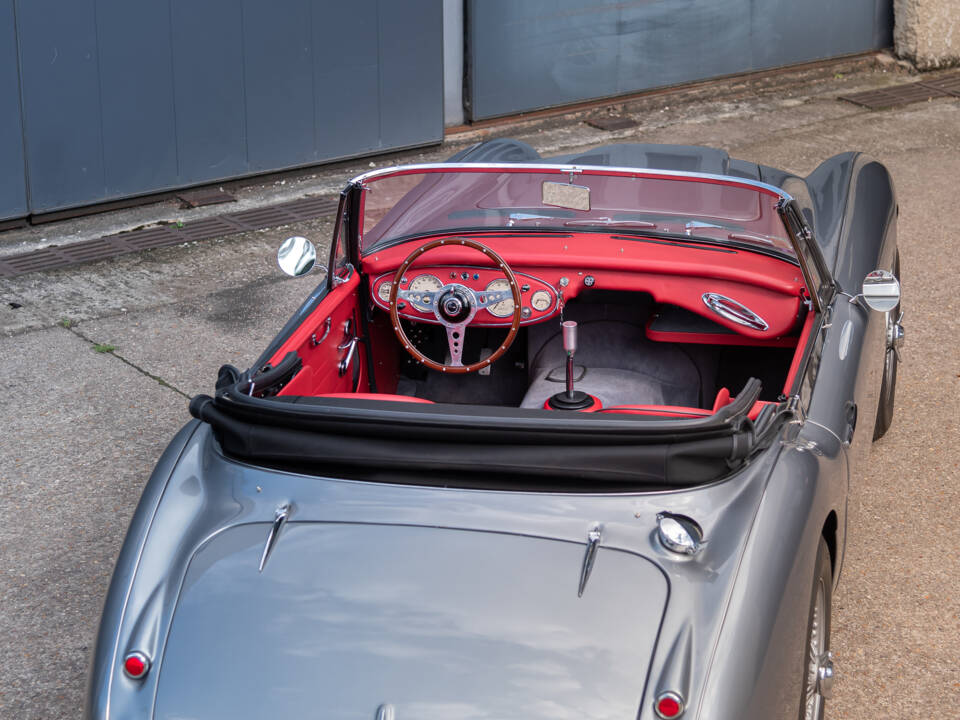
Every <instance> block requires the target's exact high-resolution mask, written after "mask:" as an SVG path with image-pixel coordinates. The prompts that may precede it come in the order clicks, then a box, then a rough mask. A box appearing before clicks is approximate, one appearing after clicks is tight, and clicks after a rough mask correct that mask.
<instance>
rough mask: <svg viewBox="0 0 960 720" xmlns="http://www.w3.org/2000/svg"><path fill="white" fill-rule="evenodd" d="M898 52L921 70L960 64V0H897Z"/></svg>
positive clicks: (894, 31) (896, 33)
mask: <svg viewBox="0 0 960 720" xmlns="http://www.w3.org/2000/svg"><path fill="white" fill-rule="evenodd" d="M894 16H895V18H896V20H895V24H894V30H893V40H894V43H895V44H896V49H897V55H899V56H900V57H903V58H907V59H908V60H912V61H913V62H914V63H916V65H917V67H919V68H920V69H921V70H932V69H934V68H939V67H947V66H950V65H958V64H960V0H894Z"/></svg>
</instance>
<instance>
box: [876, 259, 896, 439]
mask: <svg viewBox="0 0 960 720" xmlns="http://www.w3.org/2000/svg"><path fill="white" fill-rule="evenodd" d="M893 274H894V275H896V276H897V280H899V279H900V251H899V250H898V251H897V259H896V260H895V261H894V265H893ZM901 304H902V303H898V304H897V306H896V307H895V308H894V309H893V310H891V311H890V312H889V313H887V324H888V325H887V327H888V328H889V323H892V322H896V321H897V320H898V319H899V317H900V305H901ZM898 363H899V361H898V359H897V351H896V350H894V349H893V348H887V349H886V353H885V354H884V358H883V384H882V385H881V386H880V404H879V405H878V406H877V422H876V424H875V425H874V428H873V439H874V441H876V440H879V439H880V438H882V437H883V436H884V435H886V433H887V430H889V429H890V426H891V425H892V424H893V402H894V396H895V395H896V393H897V364H898Z"/></svg>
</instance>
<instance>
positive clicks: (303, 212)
mask: <svg viewBox="0 0 960 720" xmlns="http://www.w3.org/2000/svg"><path fill="white" fill-rule="evenodd" d="M338 202H339V198H337V197H307V198H301V199H299V200H292V201H290V202H288V203H283V204H281V205H273V206H271V207H265V208H259V209H256V210H242V211H240V212H235V213H227V214H225V215H220V216H217V217H209V218H203V219H202V220H194V221H193V222H188V223H184V224H183V225H179V226H178V225H160V226H157V227H150V228H145V229H143V230H132V231H130V232H125V233H120V234H118V235H108V236H107V237H102V238H98V239H96V240H87V241H85V242H78V243H74V244H72V245H66V246H63V247H59V246H53V247H47V248H43V249H42V250H34V251H32V252H28V253H22V254H20V255H7V256H5V257H4V256H0V277H13V276H16V275H25V274H26V273H32V272H41V271H43V270H55V269H57V268H62V267H66V266H68V265H78V264H80V263H85V262H94V261H96V260H106V259H108V258H112V257H117V256H118V255H125V254H127V253H134V252H139V251H141V250H149V249H151V248H161V247H168V246H170V245H179V244H180V243H185V242H196V241H198V240H209V239H210V238H215V237H222V236H224V235H234V234H236V233H240V232H247V231H250V230H262V229H263V228H268V227H276V226H278V225H291V224H293V223H297V222H304V221H307V220H315V219H316V218H319V217H324V216H326V215H333V214H334V213H335V212H336V211H337V203H338Z"/></svg>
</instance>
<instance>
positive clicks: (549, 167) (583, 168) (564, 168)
mask: <svg viewBox="0 0 960 720" xmlns="http://www.w3.org/2000/svg"><path fill="white" fill-rule="evenodd" d="M495 169H499V170H503V171H504V172H512V171H519V172H547V173H551V174H571V173H572V174H581V173H587V174H588V175H589V174H591V173H602V174H613V175H618V174H619V175H624V176H627V177H669V178H677V179H678V180H684V179H686V180H708V181H713V182H716V181H723V182H726V183H730V184H732V185H740V186H743V187H747V188H752V189H755V190H766V191H767V192H770V193H773V194H774V195H776V196H777V197H780V198H783V199H784V200H785V201H787V202H789V201H790V200H792V199H793V197H792V196H791V195H790V194H789V193H787V192H784V190H783V189H782V188H778V187H776V186H774V185H769V184H767V183H764V182H760V181H759V180H750V179H749V178H740V177H733V176H730V175H714V174H712V173H698V172H690V171H686V170H653V169H650V168H629V167H613V166H607V165H558V164H552V163H416V164H413V165H394V166H393V167H387V168H378V169H376V170H370V171H368V172H365V173H361V174H360V175H357V176H356V177H354V178H353V179H352V180H350V183H351V184H358V185H363V183H365V182H367V181H368V180H373V179H380V178H383V177H388V176H390V175H394V174H397V173H410V172H419V171H434V172H439V171H443V170H495Z"/></svg>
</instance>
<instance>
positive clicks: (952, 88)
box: [923, 72, 960, 97]
mask: <svg viewBox="0 0 960 720" xmlns="http://www.w3.org/2000/svg"><path fill="white" fill-rule="evenodd" d="M923 84H924V85H926V86H927V87H929V88H934V89H936V90H942V91H943V92H945V93H949V94H950V95H953V96H954V97H960V72H952V73H949V74H947V75H941V76H940V77H938V78H934V79H933V80H924V81H923Z"/></svg>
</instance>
